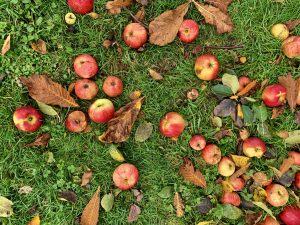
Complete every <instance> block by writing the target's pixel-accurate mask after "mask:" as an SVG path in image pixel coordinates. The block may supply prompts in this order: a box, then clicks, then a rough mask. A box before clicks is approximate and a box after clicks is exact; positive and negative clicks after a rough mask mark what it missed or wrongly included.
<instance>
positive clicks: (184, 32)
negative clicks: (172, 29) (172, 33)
mask: <svg viewBox="0 0 300 225" xmlns="http://www.w3.org/2000/svg"><path fill="white" fill-rule="evenodd" d="M198 35H199V26H198V24H197V23H196V21H195V20H191V19H187V20H184V21H183V22H182V24H181V26H180V28H179V31H178V37H179V39H180V41H182V42H183V43H192V42H193V41H194V40H196V38H197V37H198Z"/></svg>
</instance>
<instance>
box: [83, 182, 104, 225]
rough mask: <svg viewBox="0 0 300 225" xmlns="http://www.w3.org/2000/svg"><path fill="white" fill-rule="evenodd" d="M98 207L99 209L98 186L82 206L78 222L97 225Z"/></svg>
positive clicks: (84, 224)
mask: <svg viewBox="0 0 300 225" xmlns="http://www.w3.org/2000/svg"><path fill="white" fill-rule="evenodd" d="M99 209H100V187H98V189H97V191H96V192H95V194H94V195H93V197H92V198H91V200H90V201H89V203H88V204H87V205H86V207H85V208H84V210H83V212H82V215H81V219H80V224H81V225H97V224H98V220H99Z"/></svg>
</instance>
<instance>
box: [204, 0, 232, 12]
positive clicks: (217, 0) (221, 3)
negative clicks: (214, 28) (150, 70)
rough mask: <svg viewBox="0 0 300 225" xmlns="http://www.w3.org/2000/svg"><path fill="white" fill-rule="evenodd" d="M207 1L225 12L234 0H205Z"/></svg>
mask: <svg viewBox="0 0 300 225" xmlns="http://www.w3.org/2000/svg"><path fill="white" fill-rule="evenodd" d="M205 2H206V3H208V4H211V5H213V6H216V7H217V8H219V9H220V10H222V11H223V12H225V13H226V12H227V8H228V6H229V5H230V3H231V2H232V0H205Z"/></svg>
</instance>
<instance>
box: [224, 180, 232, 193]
mask: <svg viewBox="0 0 300 225" xmlns="http://www.w3.org/2000/svg"><path fill="white" fill-rule="evenodd" d="M222 186H223V191H224V192H233V191H234V187H233V186H232V184H231V183H230V182H229V181H228V180H223V181H222Z"/></svg>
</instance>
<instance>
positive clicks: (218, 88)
mask: <svg viewBox="0 0 300 225" xmlns="http://www.w3.org/2000/svg"><path fill="white" fill-rule="evenodd" d="M211 91H212V93H213V94H215V95H217V96H221V97H229V96H232V95H233V93H232V90H231V89H230V87H228V86H226V85H223V84H217V85H214V86H213V87H212V88H211Z"/></svg>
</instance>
